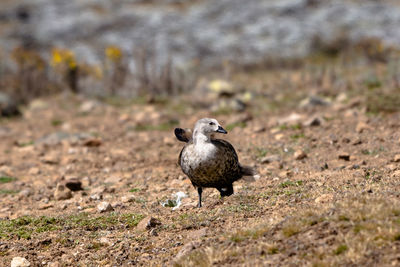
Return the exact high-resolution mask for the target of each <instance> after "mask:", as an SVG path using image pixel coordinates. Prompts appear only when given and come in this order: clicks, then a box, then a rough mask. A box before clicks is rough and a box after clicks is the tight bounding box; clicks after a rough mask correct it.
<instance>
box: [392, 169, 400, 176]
mask: <svg viewBox="0 0 400 267" xmlns="http://www.w3.org/2000/svg"><path fill="white" fill-rule="evenodd" d="M393 177H396V178H400V170H397V171H394V172H393Z"/></svg>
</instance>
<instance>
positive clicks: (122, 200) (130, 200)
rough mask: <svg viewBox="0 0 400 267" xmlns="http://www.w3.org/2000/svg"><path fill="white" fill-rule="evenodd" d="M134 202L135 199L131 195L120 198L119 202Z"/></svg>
mask: <svg viewBox="0 0 400 267" xmlns="http://www.w3.org/2000/svg"><path fill="white" fill-rule="evenodd" d="M134 201H135V197H134V196H132V195H128V196H122V197H121V202H123V203H129V202H134Z"/></svg>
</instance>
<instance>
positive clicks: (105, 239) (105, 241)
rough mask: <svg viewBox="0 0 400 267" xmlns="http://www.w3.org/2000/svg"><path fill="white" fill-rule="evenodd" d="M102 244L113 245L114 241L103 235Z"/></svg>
mask: <svg viewBox="0 0 400 267" xmlns="http://www.w3.org/2000/svg"><path fill="white" fill-rule="evenodd" d="M99 242H100V244H102V245H106V246H111V245H112V242H111V241H110V239H108V238H107V237H104V236H103V237H101V238H100V240H99Z"/></svg>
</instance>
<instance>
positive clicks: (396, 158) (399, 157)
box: [393, 154, 400, 162]
mask: <svg viewBox="0 0 400 267" xmlns="http://www.w3.org/2000/svg"><path fill="white" fill-rule="evenodd" d="M393 161H394V162H400V154H397V155H395V156H394V158H393Z"/></svg>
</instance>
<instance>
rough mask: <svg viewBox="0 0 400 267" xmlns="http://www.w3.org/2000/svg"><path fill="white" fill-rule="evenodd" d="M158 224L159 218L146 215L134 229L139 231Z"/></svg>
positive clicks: (159, 223)
mask: <svg viewBox="0 0 400 267" xmlns="http://www.w3.org/2000/svg"><path fill="white" fill-rule="evenodd" d="M158 225H161V221H160V220H159V219H156V218H153V217H150V216H148V217H146V218H144V219H142V220H141V221H140V222H139V224H138V225H137V227H136V229H138V230H139V231H145V230H149V229H151V228H154V227H156V226H158Z"/></svg>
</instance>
